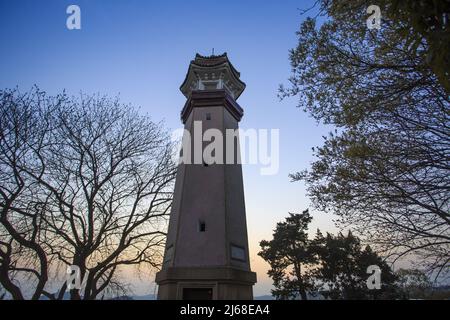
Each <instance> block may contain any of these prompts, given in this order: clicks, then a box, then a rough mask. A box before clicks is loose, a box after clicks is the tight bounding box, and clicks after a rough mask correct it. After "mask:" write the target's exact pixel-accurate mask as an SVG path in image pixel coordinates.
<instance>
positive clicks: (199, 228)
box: [198, 221, 206, 232]
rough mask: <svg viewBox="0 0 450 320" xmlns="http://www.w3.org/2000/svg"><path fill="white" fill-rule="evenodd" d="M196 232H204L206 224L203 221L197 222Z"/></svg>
mask: <svg viewBox="0 0 450 320" xmlns="http://www.w3.org/2000/svg"><path fill="white" fill-rule="evenodd" d="M198 231H199V232H205V231H206V223H205V221H199V222H198Z"/></svg>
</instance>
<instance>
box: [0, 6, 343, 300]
mask: <svg viewBox="0 0 450 320" xmlns="http://www.w3.org/2000/svg"><path fill="white" fill-rule="evenodd" d="M313 3H314V1H299V0H297V1H291V0H286V1H275V0H270V1H268V0H265V1H237V0H235V1H211V0H209V1H144V0H141V1H138V0H108V1H107V0H71V1H65V0H50V1H31V0H28V1H25V0H1V1H0V38H1V39H2V48H1V50H0V88H2V89H3V88H12V87H16V86H18V88H19V89H20V90H21V91H26V90H29V89H30V88H31V87H32V86H33V84H37V85H38V86H39V87H40V89H42V90H45V91H47V92H48V93H49V94H56V93H58V92H60V91H62V90H63V89H66V90H67V92H68V93H69V94H74V95H76V94H77V93H79V92H80V91H82V92H85V93H100V94H107V95H109V96H115V95H117V94H120V97H121V101H122V102H124V103H130V104H132V105H134V106H136V107H141V110H142V112H147V113H148V114H149V115H151V117H152V118H153V120H155V121H159V120H164V121H165V123H166V126H167V127H168V128H170V129H171V130H172V129H177V128H180V127H181V122H180V110H181V108H182V107H183V105H184V102H185V97H184V96H183V95H182V94H181V92H180V91H179V86H180V84H181V83H182V81H183V80H184V77H185V75H186V71H187V68H188V65H189V62H190V60H192V59H193V58H194V56H195V53H197V52H198V53H200V54H202V55H210V54H211V52H212V48H214V50H215V53H216V54H221V53H223V52H227V53H228V57H229V59H230V60H231V62H232V63H233V65H234V66H235V67H236V69H237V70H238V71H240V72H241V79H242V80H243V81H244V82H245V83H246V84H247V88H246V90H245V91H244V93H243V94H242V96H241V97H240V98H239V99H238V103H239V104H240V105H241V106H242V107H243V108H244V111H245V115H244V118H243V120H242V121H241V123H240V126H241V128H243V129H248V128H255V129H272V128H276V129H279V130H280V170H279V173H278V174H277V175H273V176H262V175H260V166H258V165H245V166H244V167H243V172H244V187H245V200H246V208H247V224H248V233H249V245H250V250H251V252H250V254H251V266H252V269H253V270H254V271H256V272H257V273H258V283H257V284H256V285H255V287H254V294H255V296H258V295H264V294H269V291H270V288H271V280H270V279H269V278H268V277H267V275H266V271H267V269H268V265H267V264H265V263H264V261H262V259H260V258H259V257H258V256H257V255H256V253H257V251H258V250H259V241H261V240H262V239H267V240H268V239H270V237H271V234H272V230H273V229H274V227H275V224H276V222H278V221H281V220H283V219H284V217H286V216H287V214H288V212H301V211H302V210H304V209H306V208H308V206H309V200H308V198H307V197H306V192H305V188H304V185H303V184H302V183H299V182H296V183H292V182H290V180H289V178H288V174H289V173H292V172H296V171H299V170H302V169H305V168H308V166H309V164H310V162H311V161H312V160H313V158H312V151H311V147H313V146H316V145H320V144H321V143H322V140H323V138H322V136H323V135H325V134H326V133H327V131H329V130H330V128H325V127H324V126H321V125H319V124H317V123H316V122H315V121H314V120H313V119H311V118H309V117H308V115H307V114H305V113H304V112H303V111H301V110H300V109H298V108H296V102H297V101H296V99H295V98H292V99H287V100H284V101H281V102H280V101H279V99H278V97H277V88H278V86H279V84H281V83H285V84H286V83H287V78H288V77H289V75H290V65H289V60H288V50H289V49H291V48H293V47H294V46H295V45H296V42H297V39H296V35H295V32H296V31H297V29H298V28H299V25H300V23H301V21H303V20H304V19H305V17H306V16H305V15H303V16H302V15H300V11H299V9H306V8H309V7H311V6H312V4H313ZM71 4H76V5H79V6H80V8H81V27H82V29H81V30H68V29H67V28H66V19H67V17H68V15H67V14H66V8H67V7H68V6H69V5H71ZM311 212H312V214H313V216H314V221H313V223H312V226H311V229H310V231H311V233H312V234H314V232H315V229H316V228H320V229H321V230H322V231H332V232H334V231H335V228H334V227H333V222H332V218H333V217H332V216H331V215H327V214H325V213H320V212H316V211H311ZM133 281H134V280H133ZM139 282H140V285H137V286H136V287H135V289H136V293H137V294H147V293H150V292H151V291H152V287H153V284H152V282H153V279H152V278H149V279H141V281H139Z"/></svg>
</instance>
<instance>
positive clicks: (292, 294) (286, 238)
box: [258, 210, 396, 300]
mask: <svg viewBox="0 0 450 320" xmlns="http://www.w3.org/2000/svg"><path fill="white" fill-rule="evenodd" d="M311 220H312V217H311V216H310V215H309V212H308V210H306V211H304V212H303V213H302V214H290V215H289V217H287V218H286V220H285V222H280V223H278V224H277V227H276V229H275V231H274V233H273V239H272V240H271V241H266V240H263V241H261V242H260V246H261V251H260V252H259V253H258V254H259V255H260V256H261V257H262V258H263V259H264V260H266V261H267V262H268V263H269V264H270V267H271V269H270V270H269V271H268V275H269V276H270V277H271V278H272V280H273V284H274V286H275V289H274V290H272V294H273V295H274V296H275V298H276V299H281V300H285V299H297V298H299V297H301V298H302V300H306V299H307V293H311V294H314V293H315V292H317V291H319V292H320V293H321V294H322V295H324V296H325V297H326V298H328V299H380V298H392V297H394V296H395V294H396V290H395V285H394V282H395V280H396V276H395V275H394V274H393V273H392V271H391V269H390V267H389V266H388V264H387V263H386V262H385V261H384V260H383V259H382V258H381V257H380V256H378V254H377V253H375V252H374V251H372V249H371V248H370V246H366V247H365V248H364V249H363V248H362V247H361V241H360V239H359V238H357V237H356V236H354V235H353V234H352V233H351V232H349V233H348V234H347V235H346V236H344V235H343V234H342V233H340V234H338V235H337V236H333V235H331V234H329V233H328V234H327V235H326V236H323V235H322V233H321V232H320V230H317V234H316V237H315V238H314V239H313V240H310V239H308V234H307V233H306V231H307V230H308V224H309V223H310V222H311ZM371 265H376V266H378V267H379V268H380V269H381V289H380V290H370V289H368V287H367V282H366V281H367V278H368V277H369V274H368V273H367V268H368V267H369V266H371Z"/></svg>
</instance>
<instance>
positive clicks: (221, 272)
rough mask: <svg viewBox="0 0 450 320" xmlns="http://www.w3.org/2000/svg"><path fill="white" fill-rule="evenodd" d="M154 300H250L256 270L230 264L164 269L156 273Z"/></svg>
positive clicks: (251, 298)
mask: <svg viewBox="0 0 450 320" xmlns="http://www.w3.org/2000/svg"><path fill="white" fill-rule="evenodd" d="M156 283H157V284H158V285H159V288H158V300H253V285H254V284H255V283H256V273H255V272H251V271H246V270H240V269H236V268H231V267H189V268H187V267H186V268H179V267H178V268H176V267H173V268H166V269H163V270H162V271H160V272H158V273H157V274H156Z"/></svg>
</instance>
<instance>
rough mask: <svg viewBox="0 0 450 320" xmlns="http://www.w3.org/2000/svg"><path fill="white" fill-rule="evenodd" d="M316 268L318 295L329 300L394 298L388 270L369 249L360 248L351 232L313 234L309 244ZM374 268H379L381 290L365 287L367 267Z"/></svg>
mask: <svg viewBox="0 0 450 320" xmlns="http://www.w3.org/2000/svg"><path fill="white" fill-rule="evenodd" d="M313 246H314V247H315V249H314V251H315V252H316V253H317V255H318V261H320V266H319V267H318V268H317V269H316V270H315V277H316V279H318V280H319V282H320V283H321V287H322V290H321V293H322V294H323V295H324V296H325V297H327V298H330V299H333V300H334V299H379V298H392V297H394V296H395V290H394V281H395V279H396V277H395V275H394V274H393V272H392V270H391V268H390V267H389V266H388V264H387V263H386V262H385V261H383V259H382V258H381V257H379V256H378V254H377V253H375V252H374V251H372V249H371V248H370V246H366V247H365V248H364V249H363V248H362V247H361V241H360V239H358V238H357V237H355V236H354V235H353V234H352V233H351V232H348V234H347V235H346V236H345V235H343V234H342V233H339V234H338V235H337V236H333V235H331V234H329V233H328V234H327V235H326V236H325V237H324V236H322V234H321V233H320V232H318V233H317V235H316V238H315V239H314V241H313ZM371 265H376V266H378V267H379V268H380V269H381V282H382V285H381V289H379V290H370V289H369V288H368V287H367V283H366V281H367V278H368V276H369V275H368V274H367V268H368V267H369V266H371Z"/></svg>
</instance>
